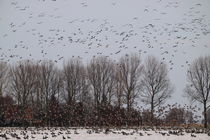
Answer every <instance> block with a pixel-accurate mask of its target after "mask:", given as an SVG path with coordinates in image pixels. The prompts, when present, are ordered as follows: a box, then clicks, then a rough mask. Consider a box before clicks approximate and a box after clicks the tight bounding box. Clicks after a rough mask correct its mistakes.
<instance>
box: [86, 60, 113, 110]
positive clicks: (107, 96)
mask: <svg viewBox="0 0 210 140" xmlns="http://www.w3.org/2000/svg"><path fill="white" fill-rule="evenodd" d="M87 72H88V79H89V82H90V85H91V87H92V89H93V95H94V102H95V106H96V107H97V108H98V106H99V105H100V104H105V105H106V104H107V103H108V104H110V103H111V100H112V96H113V87H114V76H113V75H114V63H113V62H112V60H111V59H108V58H106V57H103V56H102V57H98V58H93V59H92V60H91V62H90V64H89V65H88V67H87Z"/></svg>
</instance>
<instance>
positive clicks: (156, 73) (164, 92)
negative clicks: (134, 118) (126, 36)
mask: <svg viewBox="0 0 210 140" xmlns="http://www.w3.org/2000/svg"><path fill="white" fill-rule="evenodd" d="M172 92H173V88H172V86H171V83H170V80H169V78H168V70H167V67H166V64H164V63H162V62H160V61H158V60H157V58H155V57H153V56H149V57H148V58H147V59H146V62H145V65H144V69H143V79H142V89H141V100H142V102H143V103H145V104H149V105H150V111H151V123H152V121H153V118H154V110H155V107H157V106H160V105H161V104H163V103H164V102H165V101H166V99H168V98H169V97H171V94H172Z"/></svg>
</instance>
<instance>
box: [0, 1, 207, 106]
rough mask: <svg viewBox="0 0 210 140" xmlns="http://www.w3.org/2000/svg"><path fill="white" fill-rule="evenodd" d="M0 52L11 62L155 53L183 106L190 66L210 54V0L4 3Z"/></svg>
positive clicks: (0, 13)
mask: <svg viewBox="0 0 210 140" xmlns="http://www.w3.org/2000/svg"><path fill="white" fill-rule="evenodd" d="M0 48H1V49H0V59H1V60H3V61H9V62H10V63H12V62H16V61H19V60H21V59H35V60H39V59H51V60H53V61H56V62H57V63H58V65H59V64H62V63H63V60H67V59H69V58H71V57H72V56H74V57H78V56H79V57H81V59H83V61H84V62H85V63H86V62H88V60H89V59H90V58H92V56H94V55H95V56H98V55H105V56H109V57H111V58H113V59H117V58H119V57H120V56H122V55H124V54H126V53H130V52H136V53H140V54H141V56H142V58H145V56H147V55H154V56H156V57H158V58H159V59H161V60H162V61H164V62H166V63H167V64H168V67H169V68H172V69H171V70H170V78H171V81H172V83H173V84H174V85H175V88H176V89H175V93H174V94H173V98H172V99H171V101H170V102H178V103H181V104H184V103H186V99H184V98H183V97H182V94H183V88H184V86H185V84H186V71H187V67H188V64H189V63H191V62H192V60H193V59H195V58H197V57H199V56H203V55H210V0H56V1H52V0H0ZM118 51H120V52H119V53H117V52H118ZM115 53H117V54H115Z"/></svg>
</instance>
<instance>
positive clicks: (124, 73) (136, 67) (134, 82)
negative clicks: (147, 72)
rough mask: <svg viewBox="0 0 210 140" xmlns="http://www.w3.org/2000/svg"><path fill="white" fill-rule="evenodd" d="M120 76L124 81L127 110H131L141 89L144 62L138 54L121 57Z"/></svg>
mask: <svg viewBox="0 0 210 140" xmlns="http://www.w3.org/2000/svg"><path fill="white" fill-rule="evenodd" d="M119 64H120V70H119V73H120V77H121V80H122V82H123V92H124V96H125V100H126V105H127V111H128V112H129V111H130V110H131V108H132V106H133V104H134V103H135V99H136V98H137V97H138V93H139V90H140V86H141V84H140V76H141V74H142V68H143V66H142V64H141V60H140V57H139V56H138V55H136V54H131V56H128V55H126V56H124V57H122V58H121V59H120V62H119Z"/></svg>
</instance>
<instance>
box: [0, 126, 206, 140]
mask: <svg viewBox="0 0 210 140" xmlns="http://www.w3.org/2000/svg"><path fill="white" fill-rule="evenodd" d="M0 139H1V140H4V139H5V140H6V139H10V140H16V139H28V140H40V139H49V140H63V139H72V140H99V139H100V140H141V139H144V140H155V139H157V140H178V139H182V140H191V139H192V140H208V139H210V136H209V135H208V134H207V132H205V131H204V130H202V129H200V130H199V129H197V130H195V129H181V128H179V129H170V130H169V129H149V128H141V129H138V128H135V129H108V128H104V129H96V128H94V129H93V128H58V127H57V128H27V129H26V128H0Z"/></svg>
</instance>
